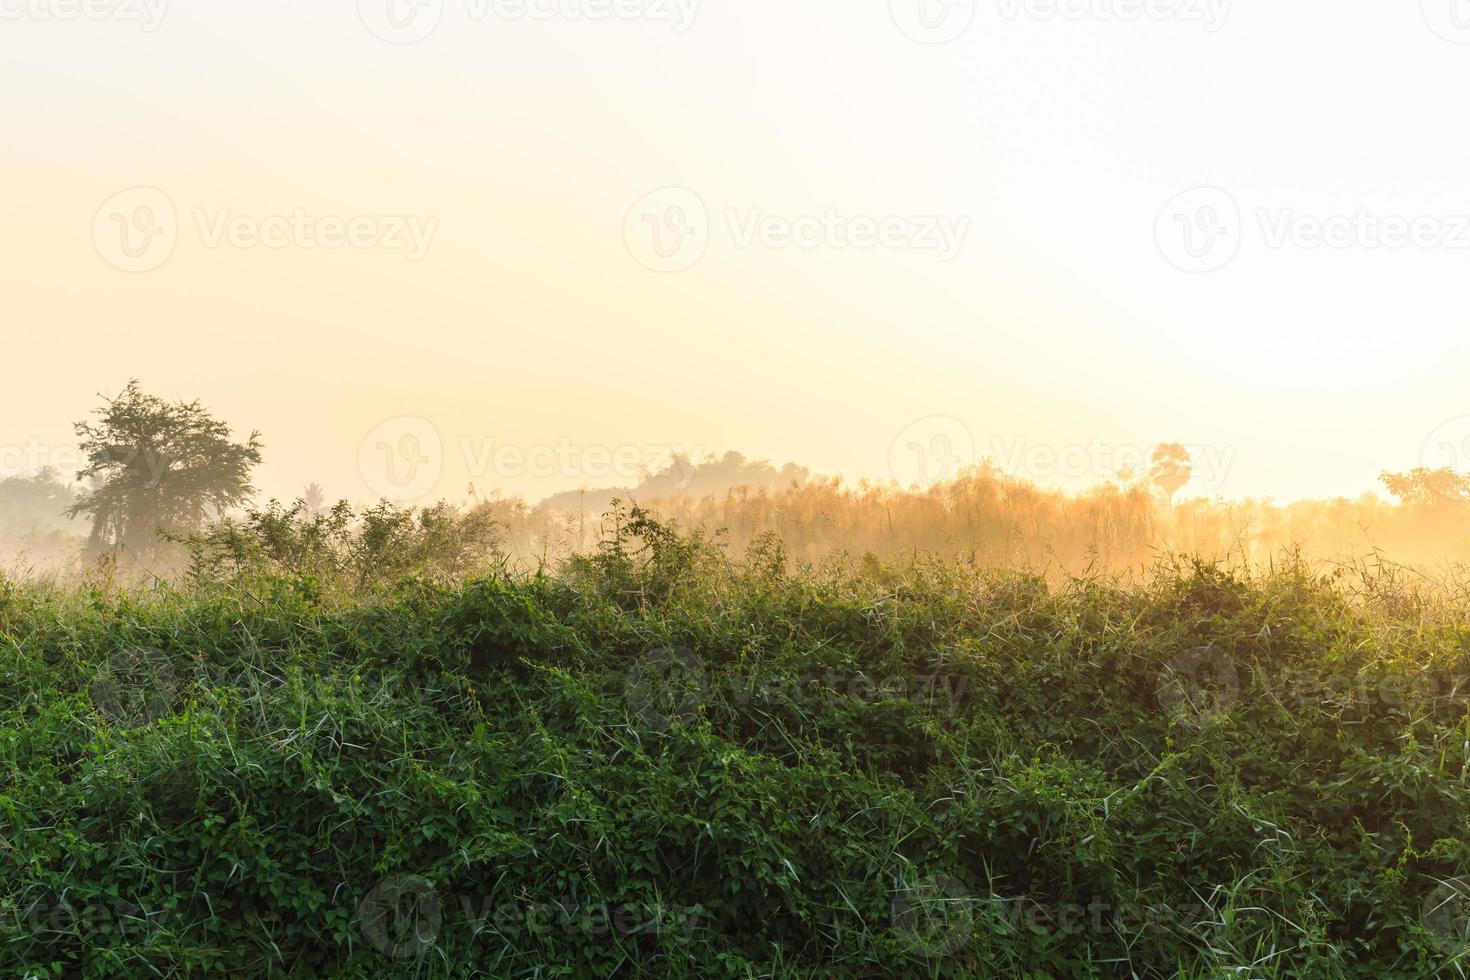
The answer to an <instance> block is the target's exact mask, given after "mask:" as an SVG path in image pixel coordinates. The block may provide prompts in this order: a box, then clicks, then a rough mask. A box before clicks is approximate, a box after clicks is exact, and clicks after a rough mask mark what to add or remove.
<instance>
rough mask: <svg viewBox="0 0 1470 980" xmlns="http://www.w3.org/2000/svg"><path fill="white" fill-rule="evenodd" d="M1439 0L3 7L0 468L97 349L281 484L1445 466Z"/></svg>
mask: <svg viewBox="0 0 1470 980" xmlns="http://www.w3.org/2000/svg"><path fill="white" fill-rule="evenodd" d="M1458 3H1461V0H1424V2H1423V4H1422V5H1421V4H1420V3H1419V2H1418V0H1406V2H1403V3H1395V4H1385V3H1382V2H1367V0H1355V2H1326V0H1301V2H1298V3H1293V4H1259V3H1255V4H1244V3H1233V2H1227V0H1148V2H1144V0H1053V2H1048V0H1030V2H1021V0H992V2H991V3H989V4H987V3H977V2H972V0H891V2H889V0H867V2H861V3H853V2H851V0H844V2H838V0H803V2H801V3H791V2H790V0H781V2H777V0H741V2H739V3H735V2H732V0H703V2H698V0H580V2H579V0H417V2H414V0H361V2H348V0H339V2H334V3H330V4H305V3H300V2H294V3H291V2H285V0H257V2H253V3H250V4H199V3H184V2H173V3H171V2H165V0H0V120H3V121H4V127H3V130H0V132H3V136H0V139H3V141H4V153H3V154H0V170H3V178H4V179H3V186H4V191H3V193H0V261H3V265H0V267H3V269H4V270H5V273H4V292H3V296H4V304H5V310H4V316H3V322H4V324H5V327H4V329H5V332H6V339H7V341H8V343H7V349H8V351H9V353H10V355H11V356H10V362H9V363H10V368H11V369H10V371H9V372H8V376H7V379H6V384H5V386H4V388H3V394H0V404H3V409H4V410H3V413H0V447H3V448H0V453H3V455H0V468H6V469H12V470H13V469H15V468H17V467H18V466H19V464H21V463H28V462H47V461H53V460H54V461H60V462H63V463H65V462H67V461H68V459H69V456H68V453H67V451H66V447H67V446H69V445H70V442H71V440H70V423H71V422H73V421H74V420H76V419H77V418H79V417H80V416H81V415H83V414H84V413H85V412H86V411H87V410H89V409H90V408H91V407H92V405H93V404H94V403H95V401H96V397H95V396H96V393H98V392H102V391H108V392H112V391H116V390H118V389H120V388H121V387H122V385H123V384H124V383H126V381H127V380H128V379H129V378H131V377H137V378H139V379H141V380H142V381H143V382H144V384H145V387H147V388H148V389H150V390H152V391H154V392H156V393H158V394H162V395H167V396H170V397H196V396H197V397H201V398H203V399H204V400H205V401H206V402H207V403H208V404H210V405H211V406H212V407H213V408H214V409H215V410H216V411H217V412H218V413H219V414H220V415H221V416H222V417H224V418H226V419H227V420H229V421H230V422H231V423H232V424H234V425H236V426H237V427H239V428H240V429H241V430H248V429H250V428H258V429H260V430H261V431H262V432H263V434H264V438H265V442H266V445H267V452H266V459H267V465H266V466H265V467H263V468H262V470H261V473H260V479H259V483H260V485H261V486H262V488H263V489H264V490H266V491H267V492H270V493H274V494H280V495H291V494H293V493H295V492H296V491H297V490H298V489H299V488H300V487H301V486H302V485H303V484H305V483H306V482H308V481H312V480H315V481H319V482H320V483H322V484H323V485H324V486H325V487H326V488H327V490H328V492H329V494H330V495H332V496H334V497H336V496H341V497H348V498H352V499H357V500H363V499H368V498H371V497H374V496H377V495H379V494H387V495H390V496H399V497H401V498H403V499H415V498H420V499H426V498H429V497H432V496H436V495H440V494H443V495H448V496H451V497H454V498H458V497H460V496H462V492H463V488H464V486H465V484H466V483H468V482H469V481H471V480H473V481H474V482H475V483H476V484H477V485H478V486H479V487H480V488H481V489H482V490H486V491H488V490H490V489H497V488H498V489H501V490H503V491H505V492H509V493H524V494H527V495H530V496H532V497H539V496H542V495H544V494H547V493H550V492H554V491H558V490H562V489H569V488H572V487H576V486H578V485H590V486H602V485H609V484H616V483H621V482H627V480H625V479H624V477H631V478H636V469H637V467H638V466H639V465H645V464H647V463H656V462H657V461H658V460H659V459H661V458H662V457H664V456H666V455H667V453H668V452H670V451H679V450H682V451H686V452H691V453H699V452H714V451H718V452H723V451H725V450H731V449H734V450H739V451H741V452H743V453H745V454H746V455H748V456H752V457H757V458H768V459H771V460H773V461H776V462H777V463H781V462H786V461H796V462H799V463H802V464H804V465H807V466H810V467H812V468H813V469H815V470H817V471H820V472H827V473H843V474H847V475H849V476H851V477H855V478H856V477H861V476H870V477H875V478H879V479H887V478H889V477H890V476H897V477H899V478H900V479H903V480H905V481H906V482H907V481H909V480H914V479H924V478H931V477H933V476H936V475H942V474H943V473H945V472H947V470H948V467H949V466H950V465H951V464H952V463H954V462H956V461H960V462H966V461H974V460H976V459H978V458H980V457H991V458H993V459H995V460H996V462H997V463H998V464H1000V465H1001V466H1002V467H1003V468H1006V469H1009V470H1011V471H1012V472H1017V473H1019V474H1020V475H1024V476H1029V477H1031V478H1033V479H1036V480H1037V481H1038V482H1042V483H1048V484H1055V485H1062V486H1066V487H1070V488H1077V487H1081V486H1085V485H1088V484H1091V483H1094V482H1096V481H1098V480H1101V479H1105V478H1108V477H1110V476H1112V475H1113V471H1114V470H1115V469H1117V468H1118V467H1119V466H1126V465H1129V464H1130V463H1133V462H1135V461H1136V460H1138V459H1139V458H1140V457H1141V455H1142V454H1143V453H1146V451H1147V449H1148V448H1149V447H1151V446H1152V445H1153V444H1154V443H1157V442H1160V441H1165V440H1171V441H1172V440H1177V441H1180V442H1183V443H1186V444H1188V445H1190V446H1191V447H1195V449H1196V459H1197V462H1199V463H1200V464H1201V465H1200V466H1199V468H1198V469H1199V472H1198V476H1197V479H1196V481H1195V483H1194V484H1192V485H1191V487H1190V488H1188V489H1187V490H1186V493H1200V494H1210V495H1214V494H1223V495H1225V496H1231V497H1239V496H1247V495H1270V496H1274V497H1276V498H1277V499H1290V498H1295V497H1302V496H1323V495H1336V494H1346V495H1356V494H1358V493H1360V492H1362V491H1364V490H1368V489H1371V488H1372V487H1373V486H1374V483H1375V480H1376V477H1377V474H1378V472H1379V471H1380V470H1382V469H1385V468H1390V469H1405V468H1409V467H1412V466H1416V465H1427V464H1433V465H1445V463H1451V462H1453V463H1461V462H1463V463H1464V464H1466V466H1467V467H1470V456H1466V452H1465V450H1466V449H1467V448H1470V445H1467V443H1466V441H1465V439H1464V437H1465V436H1470V423H1464V422H1463V421H1461V420H1463V419H1464V417H1466V416H1470V388H1467V386H1466V384H1465V382H1464V374H1465V366H1466V364H1467V358H1466V352H1467V347H1470V344H1467V336H1470V331H1467V329H1466V328H1467V316H1466V299H1465V285H1466V283H1467V282H1470V276H1467V272H1470V183H1467V181H1466V178H1465V175H1466V173H1467V172H1470V130H1467V128H1466V127H1465V126H1464V124H1463V119H1464V113H1463V99H1464V93H1465V92H1466V91H1470V85H1467V82H1470V43H1467V42H1470V9H1466V10H1461V9H1460V8H1458V7H1456V6H1455V4H1458ZM1457 15H1458V16H1457ZM1446 446H1448V447H1451V448H1449V449H1446V448H1444V447H1446ZM1461 457H1465V458H1464V459H1462V458H1461Z"/></svg>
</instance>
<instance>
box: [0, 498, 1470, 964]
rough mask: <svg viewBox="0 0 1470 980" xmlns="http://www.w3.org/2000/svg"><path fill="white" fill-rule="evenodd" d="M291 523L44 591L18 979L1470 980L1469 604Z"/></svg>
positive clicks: (19, 746)
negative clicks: (427, 559)
mask: <svg viewBox="0 0 1470 980" xmlns="http://www.w3.org/2000/svg"><path fill="white" fill-rule="evenodd" d="M266 517H267V518H269V519H268V520H265V521H258V522H257V525H256V528H255V533H253V534H252V535H251V536H249V538H248V541H247V539H246V538H243V537H240V536H239V535H238V534H237V535H236V536H235V537H234V538H228V537H217V538H216V539H215V541H214V545H215V546H216V551H215V554H216V555H218V554H221V553H224V552H221V551H220V550H219V546H222V545H229V546H230V547H232V548H234V549H235V550H234V551H229V550H228V549H225V551H226V552H228V553H229V554H232V555H236V556H238V558H239V560H234V559H232V560H230V561H216V562H214V563H212V564H211V563H202V564H199V565H197V566H196V573H197V574H196V575H195V577H194V579H193V580H192V581H190V582H189V583H188V584H187V585H181V586H177V587H171V586H155V587H153V588H152V589H148V590H136V591H121V592H119V591H116V590H114V589H113V588H111V587H108V586H106V585H94V586H87V587H80V588H76V589H72V590H69V591H68V590H63V589H60V588H57V587H54V586H53V587H45V586H41V585H26V584H16V583H10V584H6V585H4V587H3V588H0V968H3V972H4V974H5V975H15V976H27V975H29V976H36V977H53V976H55V977H61V976H84V977H116V976H138V977H158V976H177V977H189V976H202V975H242V976H243V975H252V976H253V975H266V974H287V973H290V974H299V975H303V976H344V977H345V976H415V977H418V976H429V977H432V976H472V975H475V976H588V977H594V976H608V975H627V976H644V975H648V976H669V977H682V976H727V977H764V976H798V977H808V976H809V977H818V976H822V977H825V976H874V977H877V976H935V977H938V976H955V977H961V976H1022V977H1027V976H1029V977H1049V976H1057V977H1074V976H1075V977H1084V976H1098V975H1102V976H1119V977H1128V976H1137V977H1169V976H1176V975H1182V976H1196V977H1215V976H1223V975H1230V976H1241V977H1356V976H1362V977H1368V976H1372V977H1379V976H1403V977H1428V976H1437V975H1445V976H1453V975H1459V974H1460V973H1462V972H1463V969H1462V966H1463V964H1464V963H1465V956H1464V954H1465V952H1466V949H1467V946H1466V944H1465V936H1464V926H1465V909H1466V908H1467V907H1470V903H1467V902H1466V901H1465V895H1464V893H1465V892H1467V891H1470V887H1465V886H1466V882H1470V846H1467V834H1470V821H1467V818H1470V773H1467V770H1466V764H1467V755H1470V750H1467V748H1466V746H1467V744H1470V714H1467V704H1470V699H1467V694H1466V692H1465V690H1464V688H1465V680H1466V678H1467V677H1470V659H1467V658H1470V628H1467V627H1465V626H1464V621H1465V610H1464V609H1463V608H1460V607H1458V606H1457V605H1456V604H1454V603H1453V602H1451V603H1439V604H1435V603H1434V602H1432V601H1430V600H1429V599H1428V598H1422V599H1420V600H1415V601H1414V602H1411V603H1409V604H1408V605H1406V604H1405V599H1404V596H1403V595H1402V594H1401V593H1399V592H1393V594H1392V596H1391V598H1392V602H1391V603H1389V602H1387V601H1386V600H1385V599H1384V596H1385V595H1387V594H1388V593H1387V592H1384V591H1382V590H1380V591H1378V592H1374V591H1367V592H1364V591H1362V590H1356V591H1355V590H1352V589H1350V587H1349V586H1348V584H1347V583H1346V581H1345V580H1342V579H1340V578H1320V577H1314V576H1313V575H1312V574H1310V573H1309V572H1307V571H1306V570H1304V569H1303V568H1301V567H1300V566H1296V565H1290V566H1288V567H1286V568H1284V569H1281V570H1278V571H1276V572H1274V573H1272V574H1270V575H1269V576H1266V577H1263V578H1257V579H1247V578H1244V577H1237V576H1234V575H1232V574H1230V573H1229V572H1228V571H1226V570H1224V569H1221V568H1218V567H1214V566H1209V565H1203V564H1192V565H1191V564H1187V563H1186V564H1183V565H1181V566H1179V567H1177V568H1162V569H1160V572H1159V574H1158V575H1157V576H1156V577H1155V578H1153V579H1151V580H1150V581H1149V582H1146V583H1124V582H1118V581H1110V580H1106V579H1082V580H1067V581H1062V582H1050V583H1049V582H1047V581H1045V580H1043V579H1041V578H1038V577H1034V576H1028V575H1024V574H1021V573H985V572H980V571H977V570H975V569H972V568H967V567H964V566H961V565H950V564H944V563H940V562H933V561H915V562H914V563H912V564H910V565H908V566H905V567H892V566H886V565H882V564H879V563H877V562H873V561H867V562H857V563H850V564H843V563H833V564H830V565H827V566H824V567H821V568H804V569H800V570H798V571H795V572H790V571H788V570H787V563H786V560H785V557H784V556H783V555H782V554H781V553H780V550H779V548H778V547H776V546H775V545H774V544H770V543H767V544H766V545H764V546H762V547H758V548H756V549H754V550H753V551H752V552H751V553H750V554H749V555H747V556H746V557H745V558H743V559H741V560H740V561H739V562H735V561H732V560H729V559H726V558H725V557H724V556H723V554H722V553H721V551H720V549H719V548H718V547H716V546H714V545H713V544H711V543H710V542H707V541H699V540H691V539H688V538H684V537H681V536H679V535H677V534H674V533H673V532H671V531H670V530H669V529H668V528H664V527H662V526H660V525H658V524H656V523H655V522H653V521H651V519H649V518H648V517H647V515H642V514H639V513H638V512H636V511H634V512H632V513H630V514H626V515H621V520H620V522H619V523H618V527H619V528H620V531H619V533H618V534H617V535H616V536H615V538H614V540H612V541H610V542H608V544H607V546H605V547H604V549H603V550H602V551H601V552H599V553H598V554H597V555H595V556H592V557H589V558H585V559H580V560H577V561H575V562H574V563H573V564H572V565H571V566H570V567H568V568H566V569H564V570H562V571H561V572H560V573H558V574H550V573H541V574H536V575H526V576H512V575H510V574H508V573H504V572H494V573H489V574H483V575H480V576H479V577H470V578H465V579H463V580H459V581H454V580H451V579H449V578H447V577H446V575H445V574H443V573H444V572H445V569H443V568H438V569H434V570H432V574H430V573H423V571H422V569H420V570H419V572H415V570H414V568H415V566H414V563H413V562H412V561H411V560H410V559H407V558H404V559H403V560H402V561H401V563H397V564H394V565H393V566H392V567H393V568H396V569H398V570H399V572H405V571H406V572H407V573H408V574H395V575H392V576H389V575H384V574H376V573H374V574H364V572H363V568H366V567H367V566H366V565H364V566H363V568H359V567H357V566H351V567H350V568H349V570H348V576H347V578H348V579H350V580H353V581H355V582H357V583H358V587H357V588H356V589H353V590H349V589H344V588H338V587H332V588H325V587H323V576H324V575H325V574H326V572H324V569H330V568H337V569H338V570H339V571H340V567H339V566H338V565H335V564H331V563H329V562H328V561H327V559H326V558H324V557H323V556H324V555H328V554H331V555H336V556H338V557H339V558H340V556H341V555H343V554H356V552H355V551H354V550H353V548H355V547H356V545H355V544H351V545H350V546H349V545H340V546H332V547H328V546H327V545H324V544H321V543H320V541H314V540H312V539H311V538H310V535H307V540H305V541H304V542H303V540H302V534H301V533H300V527H299V524H298V525H295V526H294V527H293V526H291V525H292V520H289V519H287V518H286V517H285V516H284V515H282V514H277V515H275V517H273V518H271V517H270V516H269V515H266ZM386 517H387V518H391V515H386ZM272 522H274V523H272ZM387 523H388V525H389V526H391V527H393V528H396V529H397V531H396V532H395V533H397V534H398V540H400V541H402V540H415V541H418V542H419V546H422V545H423V542H424V540H425V536H427V537H432V536H433V535H432V534H431V532H432V530H433V529H432V528H425V526H424V525H423V524H422V523H414V522H412V521H411V522H410V523H409V524H408V525H403V524H401V523H396V524H395V523H394V522H393V521H392V520H391V519H389V520H388V521H387ZM283 528H284V529H283ZM405 528H415V530H414V531H413V534H412V535H408V536H407V537H405V533H406V532H405ZM320 537H321V538H327V539H329V538H330V537H331V532H330V527H327V528H326V529H324V530H322V534H321V535H320ZM389 537H390V538H392V537H393V535H389ZM342 540H347V539H345V538H343V539H342ZM352 540H354V541H355V539H352ZM261 542H267V544H262V543H261ZM270 542H273V543H270ZM459 548H460V546H459V545H458V544H452V545H451V546H450V547H449V551H451V552H452V551H456V549H459ZM390 550H391V549H390ZM409 550H410V551H411V550H412V548H410V549H409ZM430 551H434V549H433V548H430ZM393 553H395V554H402V552H401V551H394V552H393ZM436 553H443V552H442V551H439V552H436ZM369 570H370V569H369ZM334 574H335V573H334ZM334 581H335V580H334ZM1386 605H1391V607H1392V608H1391V609H1386V608H1385V606H1386ZM1409 609H1412V612H1410V611H1406V610H1409Z"/></svg>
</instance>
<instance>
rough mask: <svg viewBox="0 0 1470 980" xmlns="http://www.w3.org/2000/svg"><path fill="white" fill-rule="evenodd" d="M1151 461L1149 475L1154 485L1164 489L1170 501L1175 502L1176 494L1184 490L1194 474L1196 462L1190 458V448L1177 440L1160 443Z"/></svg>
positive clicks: (1155, 448)
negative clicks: (1186, 447)
mask: <svg viewBox="0 0 1470 980" xmlns="http://www.w3.org/2000/svg"><path fill="white" fill-rule="evenodd" d="M1149 462H1150V464H1151V465H1150V467H1149V477H1150V478H1151V479H1152V480H1153V481H1154V486H1156V487H1158V488H1159V489H1160V490H1162V491H1164V493H1165V494H1166V495H1167V496H1168V498H1169V503H1170V504H1173V503H1174V495H1175V494H1176V493H1178V492H1179V491H1180V490H1183V489H1184V485H1185V484H1186V483H1188V482H1189V478H1190V477H1191V476H1193V475H1194V463H1193V461H1192V460H1191V459H1190V458H1189V450H1188V449H1185V448H1184V447H1183V446H1182V445H1180V444H1179V443H1177V442H1165V443H1160V444H1159V445H1157V446H1155V447H1154V452H1153V456H1152V457H1151V458H1150V460H1149Z"/></svg>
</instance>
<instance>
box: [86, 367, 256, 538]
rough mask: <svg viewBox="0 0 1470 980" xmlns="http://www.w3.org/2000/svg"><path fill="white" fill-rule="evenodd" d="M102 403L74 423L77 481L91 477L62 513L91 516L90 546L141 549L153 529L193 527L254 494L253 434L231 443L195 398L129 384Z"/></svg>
mask: <svg viewBox="0 0 1470 980" xmlns="http://www.w3.org/2000/svg"><path fill="white" fill-rule="evenodd" d="M103 402H104V404H103V406H102V407H101V408H99V409H98V410H97V412H96V415H97V418H96V419H95V420H91V421H82V422H78V423H77V424H76V433H77V435H78V436H79V437H80V439H81V448H82V452H83V453H84V454H85V455H86V458H87V466H86V468H85V469H83V470H82V471H81V472H80V473H79V474H77V478H78V480H88V479H90V480H91V481H92V482H91V486H90V488H89V489H88V490H87V491H85V492H84V493H82V494H81V495H80V496H79V497H78V498H77V501H76V503H74V504H73V505H72V507H71V509H70V510H69V511H68V514H69V515H70V516H72V517H76V516H78V515H80V514H86V515H88V516H89V517H90V518H91V520H92V545H93V547H94V548H99V549H100V548H105V547H114V548H119V547H122V548H128V549H131V550H134V551H147V550H149V549H150V548H151V547H152V546H153V544H154V542H155V541H156V538H157V534H158V532H160V531H164V532H169V533H189V532H193V531H197V530H199V529H200V528H201V527H202V525H203V524H204V521H205V519H206V517H208V516H209V515H210V513H211V512H213V514H215V515H218V514H220V513H223V512H224V511H225V510H227V509H229V508H231V507H235V506H238V505H239V504H241V503H243V502H245V501H246V500H248V499H249V498H250V496H251V495H252V494H254V492H255V488H254V487H253V486H251V484H250V471H251V470H252V469H253V468H254V467H255V466H258V465H259V464H260V449H261V443H260V434H259V433H258V432H252V433H251V434H250V438H249V439H248V440H246V441H245V442H243V443H237V442H232V441H231V439H230V429H229V427H228V426H227V425H225V424H224V423H223V422H220V421H218V420H217V419H215V418H214V417H212V416H211V415H210V414H209V413H208V412H207V411H205V409H204V407H203V406H202V405H200V403H199V402H197V401H193V402H182V401H180V402H166V401H164V400H163V399H161V398H157V397H155V396H153V395H149V394H145V393H144V392H143V391H142V390H141V389H140V388H139V387H138V382H137V381H130V382H129V383H128V386H127V387H126V388H124V389H123V391H122V394H120V395H118V396H117V397H116V398H112V399H109V398H106V397H105V396H104V397H103Z"/></svg>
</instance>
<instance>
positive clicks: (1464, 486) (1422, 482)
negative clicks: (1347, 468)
mask: <svg viewBox="0 0 1470 980" xmlns="http://www.w3.org/2000/svg"><path fill="white" fill-rule="evenodd" d="M1378 479H1379V480H1381V481H1382V482H1383V485H1384V486H1385V487H1387V488H1388V492H1389V493H1391V494H1393V495H1394V496H1395V497H1397V498H1399V500H1401V501H1402V502H1403V503H1404V504H1405V505H1406V506H1411V507H1433V506H1437V505H1442V504H1464V503H1466V502H1470V476H1465V475H1462V474H1460V473H1456V472H1455V471H1454V470H1452V469H1449V468H1448V467H1446V468H1444V469H1438V470H1430V469H1425V468H1424V467H1422V466H1421V467H1419V468H1418V469H1414V470H1410V471H1409V472H1407V473H1387V472H1385V473H1383V474H1382V475H1381V476H1379V478H1378Z"/></svg>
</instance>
